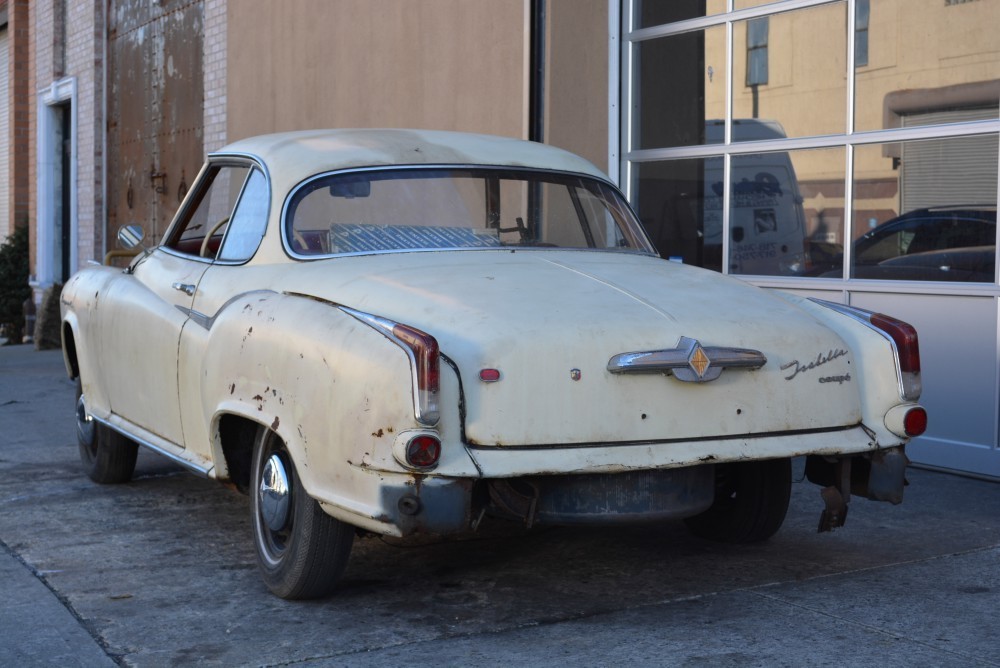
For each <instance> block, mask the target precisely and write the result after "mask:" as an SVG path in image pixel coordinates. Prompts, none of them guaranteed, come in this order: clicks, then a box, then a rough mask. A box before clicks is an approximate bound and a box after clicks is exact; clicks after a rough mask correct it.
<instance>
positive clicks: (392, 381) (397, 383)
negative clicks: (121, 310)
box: [182, 293, 419, 504]
mask: <svg viewBox="0 0 1000 668" xmlns="http://www.w3.org/2000/svg"><path fill="white" fill-rule="evenodd" d="M194 326H198V325H192V324H189V325H188V327H194ZM191 334H192V337H191V338H192V339H194V338H195V337H196V335H195V333H194V332H191ZM202 336H203V337H204V338H205V339H206V340H205V347H204V351H205V352H204V356H203V357H202V359H203V362H202V372H201V374H200V375H201V379H200V389H201V396H202V397H203V405H202V407H201V408H200V411H201V415H200V419H201V422H202V424H203V425H206V426H207V425H212V427H211V430H210V434H211V447H212V457H213V459H214V460H215V461H216V464H217V466H222V465H223V463H224V458H223V457H222V449H221V442H220V440H219V436H218V421H219V419H220V417H221V415H223V414H226V413H230V414H234V415H240V416H243V417H245V418H247V419H250V420H253V421H254V422H257V423H259V424H261V425H265V426H267V427H268V428H270V429H271V430H273V431H274V432H275V433H277V434H278V436H279V437H281V439H282V440H283V441H284V442H285V444H286V445H287V447H288V449H289V452H290V453H291V455H292V458H293V460H294V462H295V465H296V468H297V470H298V473H299V476H300V478H301V480H302V483H303V485H304V486H305V488H306V490H307V491H308V492H309V493H310V495H312V496H314V497H316V498H318V499H321V500H324V501H328V502H331V503H334V504H336V503H337V502H338V499H339V498H340V497H343V496H348V497H350V496H353V495H355V491H356V490H355V489H354V488H355V487H356V483H355V481H354V476H352V475H351V468H352V466H359V465H361V463H362V462H363V460H364V459H365V457H371V456H372V455H373V453H378V455H379V458H380V459H386V458H388V459H391V455H389V456H388V457H386V453H390V452H391V447H392V438H393V437H392V435H393V434H395V433H398V432H402V431H405V430H408V429H415V428H417V427H418V426H419V425H418V424H417V422H416V419H415V418H414V415H413V398H412V393H411V380H410V367H409V360H408V359H407V357H406V355H405V354H404V353H403V352H402V351H401V350H400V349H399V348H398V347H397V346H395V345H394V344H392V343H391V342H389V341H388V340H387V339H386V338H385V337H384V336H382V335H381V334H379V333H378V332H376V331H374V330H373V329H371V328H370V327H368V326H366V325H364V324H362V323H360V322H358V321H357V320H356V319H355V318H353V317H351V316H349V315H347V314H345V313H343V312H341V311H340V310H339V309H337V308H335V307H334V306H332V305H330V304H325V303H322V302H318V301H315V300H312V299H307V298H302V297H295V296H289V295H281V294H277V293H255V294H253V295H247V296H246V298H245V299H238V300H235V301H233V302H230V304H229V305H228V306H227V307H226V308H225V309H223V310H222V311H221V312H220V313H219V314H218V315H217V316H216V318H214V321H213V322H212V323H211V324H210V328H209V329H208V331H206V332H204V334H202ZM185 338H187V337H185ZM182 387H183V385H182ZM191 428H192V429H194V428H197V425H192V427H191ZM383 451H384V452H383ZM221 475H225V474H224V473H222V472H221V471H220V477H221Z"/></svg>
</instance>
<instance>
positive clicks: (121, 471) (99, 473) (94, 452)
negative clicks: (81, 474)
mask: <svg viewBox="0 0 1000 668" xmlns="http://www.w3.org/2000/svg"><path fill="white" fill-rule="evenodd" d="M76 439H77V444H78V445H79V448H80V462H81V463H82V464H83V470H84V471H85V472H86V474H87V476H88V477H89V478H90V479H91V480H93V481H94V482H96V483H100V484H102V485H110V484H117V483H123V482H128V481H129V480H131V479H132V474H133V473H134V472H135V459H136V456H137V455H138V454H139V446H138V445H136V443H135V442H134V441H132V440H130V439H128V438H126V437H125V436H122V435H121V434H119V433H118V432H117V431H115V430H114V429H111V428H110V427H106V426H105V425H103V424H100V423H99V422H97V421H96V420H94V418H93V417H91V415H90V412H89V411H88V410H87V404H86V400H85V398H84V396H83V384H82V383H81V382H80V379H79V378H77V379H76Z"/></svg>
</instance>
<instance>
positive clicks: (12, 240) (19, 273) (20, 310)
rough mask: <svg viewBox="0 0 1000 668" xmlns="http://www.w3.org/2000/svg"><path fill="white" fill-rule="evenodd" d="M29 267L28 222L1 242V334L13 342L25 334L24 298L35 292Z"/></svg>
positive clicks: (17, 341) (18, 341)
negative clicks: (29, 274) (29, 281)
mask: <svg viewBox="0 0 1000 668" xmlns="http://www.w3.org/2000/svg"><path fill="white" fill-rule="evenodd" d="M28 271H29V268H28V226H27V225H21V226H20V227H15V228H14V233H13V234H11V235H10V236H9V237H7V240H6V241H5V242H4V243H3V245H0V336H3V337H5V338H7V340H8V341H9V342H10V343H20V342H21V340H22V338H23V337H24V301H25V300H26V299H28V298H29V297H30V296H31V288H30V287H29V286H28Z"/></svg>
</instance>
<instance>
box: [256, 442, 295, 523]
mask: <svg viewBox="0 0 1000 668" xmlns="http://www.w3.org/2000/svg"><path fill="white" fill-rule="evenodd" d="M291 498H292V497H291V494H289V493H288V473H287V472H286V471H285V465H284V463H282V461H281V457H279V456H278V455H277V454H273V455H271V456H270V457H269V458H268V460H267V462H265V464H264V470H263V471H262V472H261V476H260V487H259V488H258V489H257V501H258V507H259V508H260V516H261V519H262V520H263V521H264V524H266V525H267V528H268V529H270V530H271V531H281V530H282V529H284V528H285V525H286V524H287V523H288V514H289V507H290V505H291Z"/></svg>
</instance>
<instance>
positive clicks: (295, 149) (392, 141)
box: [211, 129, 608, 182]
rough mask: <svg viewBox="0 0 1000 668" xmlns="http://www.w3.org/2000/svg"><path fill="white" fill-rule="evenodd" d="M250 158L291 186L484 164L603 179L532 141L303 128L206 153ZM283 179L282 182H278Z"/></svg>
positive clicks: (428, 132)
mask: <svg viewBox="0 0 1000 668" xmlns="http://www.w3.org/2000/svg"><path fill="white" fill-rule="evenodd" d="M226 154H228V155H232V154H241V155H250V156H253V157H255V158H258V159H260V160H261V161H262V162H263V163H264V164H265V165H266V166H267V168H268V169H269V170H270V171H271V172H272V174H273V173H276V172H278V173H282V174H284V175H285V178H286V179H289V180H291V181H293V182H295V181H298V180H300V179H302V178H305V177H307V176H310V175H312V174H317V173H321V172H328V171H335V170H341V169H354V168H362V167H385V166H395V165H490V166H502V167H528V168H535V169H550V170H556V171H563V172H575V173H581V174H587V175H591V176H595V177H598V178H601V179H604V180H607V178H608V177H607V176H606V175H605V174H604V173H603V172H602V171H601V170H599V169H598V168H597V167H595V166H594V165H593V164H591V163H590V162H588V161H587V160H585V159H583V158H581V157H579V156H577V155H574V154H573V153H570V152H568V151H564V150H562V149H559V148H556V147H554V146H547V145H545V144H539V143H537V142H531V141H524V140H521V139H513V138H510V137H498V136H493V135H482V134H470V133H462V132H444V131H438V130H408V129H340V130H306V131H300V132H285V133H278V134H269V135H261V136H258V137H250V138H247V139H241V140H239V141H236V142H233V143H232V144H229V145H228V146H226V147H224V148H222V149H220V150H219V151H216V152H214V153H212V154H211V155H212V156H219V155H226ZM283 180H285V179H283Z"/></svg>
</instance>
